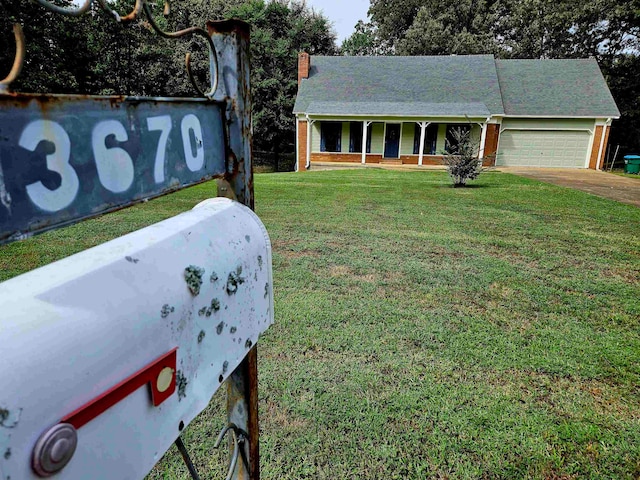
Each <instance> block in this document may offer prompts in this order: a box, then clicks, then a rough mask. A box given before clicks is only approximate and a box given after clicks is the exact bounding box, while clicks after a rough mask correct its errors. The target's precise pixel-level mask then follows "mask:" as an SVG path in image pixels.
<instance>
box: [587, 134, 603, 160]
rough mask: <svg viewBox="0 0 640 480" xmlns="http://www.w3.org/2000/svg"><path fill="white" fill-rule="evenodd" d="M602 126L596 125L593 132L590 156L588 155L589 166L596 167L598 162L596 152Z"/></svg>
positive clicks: (598, 146) (598, 147)
mask: <svg viewBox="0 0 640 480" xmlns="http://www.w3.org/2000/svg"><path fill="white" fill-rule="evenodd" d="M602 129H603V127H602V126H597V127H596V131H595V133H594V134H593V146H592V147H591V156H590V157H589V168H590V169H592V170H595V169H596V165H597V164H598V153H599V152H600V141H601V140H602Z"/></svg>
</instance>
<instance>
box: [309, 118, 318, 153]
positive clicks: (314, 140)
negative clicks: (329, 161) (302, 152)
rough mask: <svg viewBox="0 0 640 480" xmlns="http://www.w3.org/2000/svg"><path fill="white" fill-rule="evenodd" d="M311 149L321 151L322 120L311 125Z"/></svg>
mask: <svg viewBox="0 0 640 480" xmlns="http://www.w3.org/2000/svg"><path fill="white" fill-rule="evenodd" d="M311 151H312V152H319V151H320V122H314V123H313V125H312V126H311Z"/></svg>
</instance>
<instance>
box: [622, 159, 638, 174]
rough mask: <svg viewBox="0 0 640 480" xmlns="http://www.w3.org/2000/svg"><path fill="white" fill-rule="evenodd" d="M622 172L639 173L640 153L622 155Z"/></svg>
mask: <svg viewBox="0 0 640 480" xmlns="http://www.w3.org/2000/svg"><path fill="white" fill-rule="evenodd" d="M624 173H635V174H636V175H637V174H639V173H640V155H625V156H624Z"/></svg>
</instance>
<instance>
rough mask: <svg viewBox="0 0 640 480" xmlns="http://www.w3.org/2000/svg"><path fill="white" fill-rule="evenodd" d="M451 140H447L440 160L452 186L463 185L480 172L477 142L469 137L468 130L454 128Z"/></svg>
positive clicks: (480, 165) (480, 164)
mask: <svg viewBox="0 0 640 480" xmlns="http://www.w3.org/2000/svg"><path fill="white" fill-rule="evenodd" d="M451 136H452V137H453V142H449V141H448V140H447V149H446V151H445V152H444V155H443V157H442V162H443V163H444V164H445V165H446V166H447V172H449V176H450V177H451V180H453V186H454V187H464V186H466V184H467V181H469V180H475V179H476V178H478V176H479V175H480V173H481V172H482V162H481V161H480V159H479V158H478V146H479V145H478V142H475V141H474V140H473V139H472V138H471V131H470V130H463V129H461V128H454V129H453V130H452V131H451Z"/></svg>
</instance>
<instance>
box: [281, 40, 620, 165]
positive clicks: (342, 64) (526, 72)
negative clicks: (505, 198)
mask: <svg viewBox="0 0 640 480" xmlns="http://www.w3.org/2000/svg"><path fill="white" fill-rule="evenodd" d="M293 113H294V114H295V116H296V143H297V145H296V156H297V158H296V159H297V163H296V167H297V168H296V169H297V170H298V171H301V170H304V169H308V168H310V166H311V164H312V163H313V162H357V163H394V164H414V165H439V164H441V158H442V154H443V152H444V151H445V149H446V148H448V147H449V144H450V142H453V141H454V140H453V139H452V136H451V134H452V131H453V129H456V128H461V129H467V130H469V131H470V133H471V136H472V138H474V139H475V141H477V143H478V145H479V156H480V158H482V162H483V164H484V165H487V166H489V165H497V166H536V167H575V168H591V169H600V168H601V167H602V165H603V157H604V153H605V151H606V147H607V141H608V138H609V130H610V127H611V122H612V120H613V119H617V118H619V117H620V112H619V111H618V108H617V107H616V104H615V102H614V100H613V97H612V96H611V93H610V92H609V89H608V87H607V84H606V82H605V80H604V77H603V76H602V73H601V71H600V68H599V67H598V64H597V62H596V60H595V59H593V58H589V59H575V60H574V59H571V60H497V59H494V57H493V56H492V55H461V56H456V55H452V56H429V57H426V56H425V57H399V56H398V57H391V56H389V57H384V56H380V57H346V56H341V57H324V56H310V55H309V54H307V53H304V52H303V53H300V55H299V57H298V96H297V98H296V102H295V106H294V111H293Z"/></svg>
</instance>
